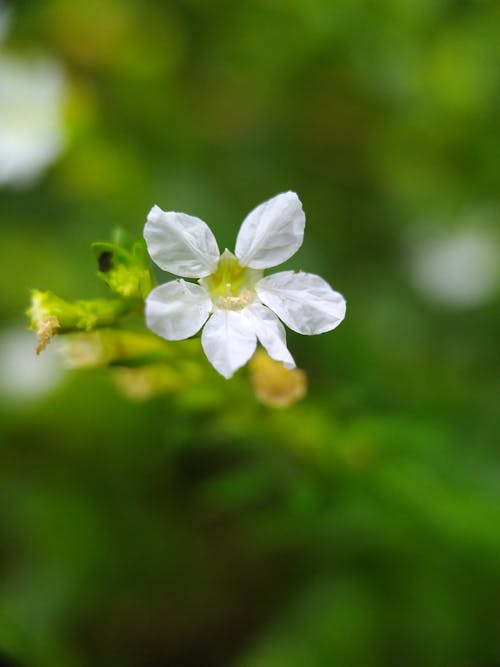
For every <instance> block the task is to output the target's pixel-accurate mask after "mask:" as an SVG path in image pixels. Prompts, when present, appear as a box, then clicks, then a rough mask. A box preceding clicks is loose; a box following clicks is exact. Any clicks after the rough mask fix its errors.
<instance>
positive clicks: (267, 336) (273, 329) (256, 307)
mask: <svg viewBox="0 0 500 667" xmlns="http://www.w3.org/2000/svg"><path fill="white" fill-rule="evenodd" d="M246 312H250V313H251V314H252V315H253V316H254V327H255V333H256V334H257V338H258V339H259V341H260V343H261V344H262V345H263V346H264V347H265V348H266V350H267V353H268V355H269V356H270V357H271V358H272V359H275V360H276V361H281V362H282V363H283V365H284V366H285V368H295V361H294V360H293V357H292V355H291V354H290V352H289V351H288V348H287V346H286V333H285V327H284V326H283V325H282V324H281V322H280V321H279V319H278V318H277V317H276V315H275V314H274V313H273V312H272V311H271V310H269V308H266V306H263V305H262V304H260V303H255V304H253V305H251V306H249V307H248V308H247V309H246Z"/></svg>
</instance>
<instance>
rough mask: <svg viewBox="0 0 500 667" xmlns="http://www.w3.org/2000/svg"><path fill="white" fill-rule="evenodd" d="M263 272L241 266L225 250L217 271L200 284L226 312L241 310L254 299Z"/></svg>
mask: <svg viewBox="0 0 500 667" xmlns="http://www.w3.org/2000/svg"><path fill="white" fill-rule="evenodd" d="M261 277H262V271H257V270H256V269H250V268H248V267H246V266H241V264H240V263H239V262H238V260H237V258H236V257H235V256H234V255H233V253H231V252H229V250H225V251H224V252H223V253H222V255H221V257H220V259H219V263H218V264H217V268H216V269H215V271H214V272H213V273H212V274H211V275H210V276H208V277H207V278H202V279H201V280H200V281H199V282H200V284H201V285H202V286H203V287H205V288H206V289H207V291H208V293H209V294H210V297H211V298H212V301H213V303H214V305H215V306H216V307H218V308H224V309H225V310H241V309H242V308H245V306H248V305H249V304H250V303H251V302H252V301H253V299H254V294H255V292H254V287H255V284H256V283H257V281H258V280H259V279H260V278H261Z"/></svg>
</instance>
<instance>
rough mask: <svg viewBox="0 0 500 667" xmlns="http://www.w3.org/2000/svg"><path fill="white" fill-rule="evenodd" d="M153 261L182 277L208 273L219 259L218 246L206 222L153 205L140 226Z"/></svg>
mask: <svg viewBox="0 0 500 667" xmlns="http://www.w3.org/2000/svg"><path fill="white" fill-rule="evenodd" d="M144 238H145V239H146V243H147V246H148V251H149V254H150V255H151V258H152V259H153V261H154V262H155V263H156V264H158V266H159V267H160V268H161V269H163V270H164V271H169V272H170V273H174V274H175V275H177V276H184V277H185V278H203V277H205V276H208V275H210V274H211V273H212V272H213V271H214V270H215V267H216V266H217V262H218V261H219V248H218V246H217V241H216V240H215V236H214V235H213V234H212V232H211V231H210V228H209V227H208V225H207V224H206V223H205V222H203V220H200V218H195V217H194V216H192V215H186V213H175V212H174V211H168V212H165V211H162V210H161V208H160V207H159V206H153V208H152V209H151V211H150V212H149V214H148V220H147V222H146V225H145V227H144Z"/></svg>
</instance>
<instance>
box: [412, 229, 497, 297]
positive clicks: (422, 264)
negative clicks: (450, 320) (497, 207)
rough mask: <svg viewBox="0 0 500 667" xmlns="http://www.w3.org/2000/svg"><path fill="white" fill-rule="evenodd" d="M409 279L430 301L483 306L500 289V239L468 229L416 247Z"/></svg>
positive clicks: (420, 242) (434, 237) (429, 239)
mask: <svg viewBox="0 0 500 667" xmlns="http://www.w3.org/2000/svg"><path fill="white" fill-rule="evenodd" d="M409 270H410V277H411V279H412V281H413V283H414V285H415V286H416V287H417V288H418V289H419V290H420V291H421V292H422V294H423V295H424V296H426V297H428V298H429V299H431V300H433V301H436V302H438V303H442V304H445V305H447V306H450V307H453V308H469V307H474V306H478V305H481V304H482V303H485V302H486V301H487V300H488V299H490V298H492V297H493V296H494V294H495V292H497V291H498V288H499V286H500V244H499V238H498V237H495V236H494V235H493V234H491V233H489V232H487V231H486V230H485V229H481V228H479V227H477V226H476V227H474V226H467V227H462V228H460V229H457V230H455V231H451V232H449V233H448V234H443V233H440V234H436V233H433V234H430V235H429V236H428V237H426V238H424V239H420V240H417V241H416V242H414V243H413V247H412V251H411V257H410V263H409Z"/></svg>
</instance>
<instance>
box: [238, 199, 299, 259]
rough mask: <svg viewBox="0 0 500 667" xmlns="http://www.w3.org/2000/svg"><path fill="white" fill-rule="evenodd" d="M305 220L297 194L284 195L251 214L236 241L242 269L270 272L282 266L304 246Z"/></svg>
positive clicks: (243, 224)
mask: <svg viewBox="0 0 500 667" xmlns="http://www.w3.org/2000/svg"><path fill="white" fill-rule="evenodd" d="M305 223H306V216H305V215H304V211H303V210H302V204H301V203H300V199H299V198H298V197H297V195H296V194H295V192H284V193H282V194H280V195H277V196H276V197H273V198H272V199H269V200H268V201H266V202H264V203H263V204H261V205H260V206H257V208H255V209H254V210H253V211H251V212H250V213H249V214H248V215H247V217H246V218H245V220H243V223H242V225H241V228H240V231H239V233H238V238H237V239H236V250H235V254H236V257H237V258H238V259H239V260H240V264H242V265H243V266H250V267H251V268H253V269H267V268H269V267H271V266H277V265H278V264H281V263H282V262H284V261H285V260H287V259H288V258H289V257H291V256H292V255H293V254H295V253H296V252H297V250H298V249H299V248H300V246H301V245H302V240H303V238H304V225H305Z"/></svg>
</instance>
